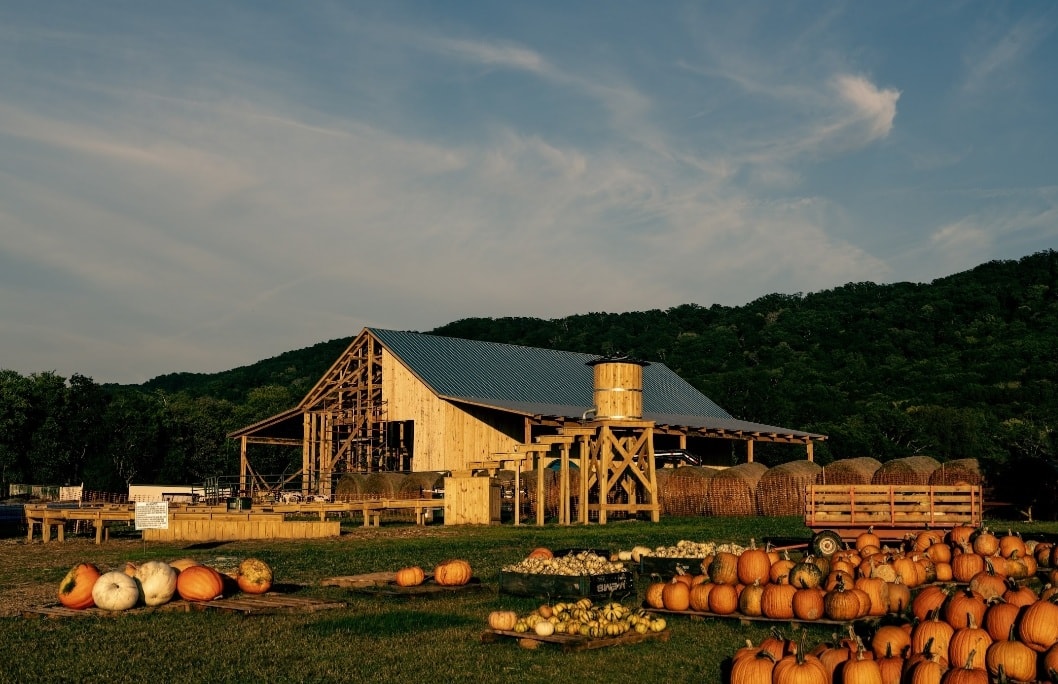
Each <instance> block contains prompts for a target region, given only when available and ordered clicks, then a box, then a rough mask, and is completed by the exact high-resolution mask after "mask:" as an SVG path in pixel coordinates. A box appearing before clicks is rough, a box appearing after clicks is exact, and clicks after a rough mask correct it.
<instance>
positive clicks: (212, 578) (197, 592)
mask: <svg viewBox="0 0 1058 684" xmlns="http://www.w3.org/2000/svg"><path fill="white" fill-rule="evenodd" d="M176 593H177V594H179V595H180V598H182V599H184V600H185V601H212V600H213V599H215V598H220V597H221V596H222V595H223V594H224V578H223V577H221V576H220V573H219V572H217V571H216V570H214V569H213V568H211V567H209V566H208V565H191V566H189V567H187V568H185V569H183V570H181V571H180V574H178V575H177V576H176Z"/></svg>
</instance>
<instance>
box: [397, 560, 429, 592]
mask: <svg viewBox="0 0 1058 684" xmlns="http://www.w3.org/2000/svg"><path fill="white" fill-rule="evenodd" d="M425 578H426V573H424V572H423V570H422V568H420V567H419V566H418V565H413V566H411V567H408V568H401V569H400V570H397V575H396V582H397V586H398V587H417V586H419V585H420V584H422V582H423V580H424V579H425Z"/></svg>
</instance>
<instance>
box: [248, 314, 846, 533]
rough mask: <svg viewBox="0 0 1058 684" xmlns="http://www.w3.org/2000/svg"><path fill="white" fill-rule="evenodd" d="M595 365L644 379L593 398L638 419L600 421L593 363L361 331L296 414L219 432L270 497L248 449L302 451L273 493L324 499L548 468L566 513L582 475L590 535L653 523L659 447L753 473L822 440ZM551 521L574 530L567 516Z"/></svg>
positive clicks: (665, 381)
mask: <svg viewBox="0 0 1058 684" xmlns="http://www.w3.org/2000/svg"><path fill="white" fill-rule="evenodd" d="M603 361H608V363H610V364H611V365H613V364H616V367H617V368H618V369H619V370H620V369H621V368H624V369H626V371H627V369H630V368H632V366H635V369H637V370H642V380H643V384H642V387H641V389H637V388H635V387H628V388H626V387H617V388H602V389H603V390H607V389H616V390H618V391H624V390H626V389H631V390H633V391H638V392H639V397H640V398H641V405H640V406H641V410H640V411H638V412H637V411H631V412H626V413H627V415H622V411H616V412H615V411H612V410H611V411H606V410H604V411H601V412H600V411H599V406H598V404H599V402H600V394H599V390H600V388H599V387H598V386H597V385H598V383H599V377H598V376H596V377H595V380H594V382H593V378H592V373H593V370H592V369H593V368H595V369H596V373H597V372H598V364H599V363H600V359H598V358H597V357H593V356H591V355H586V354H576V353H572V352H560V351H554V350H547V349H536V348H528V347H521V346H516V345H504V344H496V343H487V342H478V341H471V340H461V339H456V338H446V337H441V336H434V335H427V334H422V333H412V332H401V331H392V330H382V329H375V328H365V329H364V330H363V331H361V333H360V334H359V335H357V337H356V338H354V339H353V341H352V342H351V344H350V345H349V346H348V348H347V349H346V350H345V352H344V353H343V354H342V355H341V356H340V357H339V358H338V359H337V360H336V361H335V363H334V364H333V365H332V366H331V367H330V369H328V371H327V372H326V373H325V374H324V375H323V376H322V377H321V378H320V379H319V381H317V383H316V384H315V385H314V386H313V388H312V389H311V390H310V391H309V392H308V393H307V394H306V396H305V397H304V399H302V400H301V402H300V403H299V404H298V405H297V406H295V407H293V408H291V409H289V410H287V411H284V412H283V413H280V414H277V415H275V416H271V417H269V418H267V419H265V420H262V421H259V422H257V423H254V424H252V425H249V426H246V427H244V428H241V429H239V430H236V431H234V432H232V433H230V435H229V437H231V438H234V439H238V440H239V441H240V469H239V488H240V490H241V491H242V492H243V493H244V494H246V495H252V493H253V492H254V491H259V490H261V489H268V488H272V487H274V486H275V484H274V483H266V482H265V481H264V478H263V477H262V476H261V474H260V473H258V472H257V471H256V470H255V468H254V467H253V465H252V463H251V458H250V454H249V448H250V447H251V446H254V448H257V445H272V446H282V447H288V448H289V447H299V448H300V450H301V455H302V458H301V461H302V462H301V468H300V470H298V471H297V472H294V473H292V474H289V475H287V476H286V477H285V479H284V481H283V482H281V483H280V485H279V486H280V487H285V488H295V487H296V488H297V489H299V490H300V491H301V492H302V493H303V494H306V495H308V494H313V495H320V496H324V497H330V496H332V495H333V493H334V483H335V480H336V478H337V477H339V476H341V475H342V474H343V473H347V472H373V471H432V472H445V473H451V474H464V475H469V474H471V473H473V472H480V471H482V470H485V471H489V472H495V471H496V470H498V469H499V468H501V467H505V466H512V467H513V468H514V469H515V470H516V472H520V471H521V470H522V468H523V467H526V466H529V467H531V468H533V469H535V470H536V471H537V473H538V474H539V477H540V478H541V480H542V477H543V470H544V468H545V467H547V466H548V465H552V464H554V465H552V467H556V469H558V470H560V471H561V472H562V473H563V477H562V480H563V482H566V484H565V487H566V489H565V492H564V496H565V497H567V498H565V499H563V500H564V501H567V502H568V497H569V496H572V495H573V494H574V493H572V492H569V485H568V469H569V467H570V465H571V463H572V464H574V465H576V467H578V468H580V470H581V474H582V475H585V477H581V478H580V486H581V489H582V491H581V496H582V497H587V496H588V495H589V492H588V491H585V490H586V489H587V488H588V487H591V488H593V489H592V495H591V499H588V498H581V501H594V503H590V504H589V505H588V506H580V507H579V511H580V517H583V516H586V515H587V510H588V508H591V509H592V510H593V511H594V513H595V515H596V516H597V517H598V518H599V520H600V522H605V519H606V514H607V512H609V511H617V510H623V511H626V512H629V513H638V512H650V513H651V517H652V518H653V519H655V520H656V519H657V514H658V513H657V512H658V510H659V506H658V503H657V492H656V478H655V475H654V472H655V471H654V468H655V464H654V451H655V446H656V444H660V445H663V447H664V448H665V449H684V450H687V449H691V450H694V449H695V448H696V447H701V446H702V445H703V444H704V443H706V442H716V441H718V440H719V441H721V442H727V443H730V442H742V443H744V444H745V445H746V449H745V458H746V459H747V460H750V461H752V460H753V445H754V443H755V442H774V443H783V444H790V445H799V446H803V447H804V448H805V449H806V455H807V458H808V459H809V460H811V459H812V458H813V444H814V442H816V441H821V440H824V439H826V437H825V436H824V435H818V434H812V433H807V432H801V431H796V430H789V429H786V428H779V427H774V426H768V425H763V424H758V423H751V422H747V421H742V420H738V419H736V418H733V417H732V416H730V414H728V413H727V412H725V411H724V410H723V409H721V408H720V407H718V406H716V404H714V403H713V402H712V401H710V400H709V399H708V398H707V397H705V396H704V395H702V394H701V393H700V392H698V391H697V390H695V389H694V388H693V387H691V386H690V385H689V384H688V383H686V382H685V381H684V380H682V379H681V378H679V377H678V376H676V375H675V374H674V373H672V371H670V370H669V369H668V368H666V367H665V366H664V365H663V364H656V363H649V364H648V363H645V362H629V361H628V360H623V359H614V360H603ZM606 382H610V381H609V380H607V381H604V384H606ZM633 384H634V381H633ZM593 392H594V395H593ZM614 396H617V397H618V399H619V400H623V399H624V397H626V396H631V395H627V394H618V395H614ZM610 408H612V407H610ZM635 408H639V407H635ZM600 413H601V414H606V415H598V414H600ZM640 414H641V415H640ZM728 460H730V456H728ZM727 464H728V465H730V463H727ZM615 495H616V496H615ZM614 499H617V500H618V501H616V502H614V501H613V500H614ZM541 509H542V507H541ZM560 520H562V521H564V522H573V521H572V520H571V516H570V511H569V505H568V503H567V504H566V512H565V515H564V516H563V515H562V514H561V513H560ZM583 521H585V522H586V518H585V519H584V520H583ZM541 522H542V521H541Z"/></svg>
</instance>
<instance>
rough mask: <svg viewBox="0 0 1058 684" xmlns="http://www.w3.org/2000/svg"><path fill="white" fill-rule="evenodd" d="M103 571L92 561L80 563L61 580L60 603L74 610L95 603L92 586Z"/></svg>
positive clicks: (89, 606) (82, 608)
mask: <svg viewBox="0 0 1058 684" xmlns="http://www.w3.org/2000/svg"><path fill="white" fill-rule="evenodd" d="M101 574H102V573H101V572H99V568H97V567H96V566H95V565H93V564H91V563H78V564H77V565H75V566H73V567H72V568H70V571H69V572H67V573H66V576H65V577H63V578H62V582H59V603H61V604H62V605H64V606H66V607H67V608H72V609H74V610H84V609H85V608H91V607H92V606H94V605H95V601H94V600H93V599H92V588H93V587H95V583H96V580H98V579H99V577H100V575H101Z"/></svg>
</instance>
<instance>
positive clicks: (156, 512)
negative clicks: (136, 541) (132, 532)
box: [136, 501, 169, 530]
mask: <svg viewBox="0 0 1058 684" xmlns="http://www.w3.org/2000/svg"><path fill="white" fill-rule="evenodd" d="M136 529H137V530H167V529H169V502H168V501H137V502H136Z"/></svg>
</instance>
